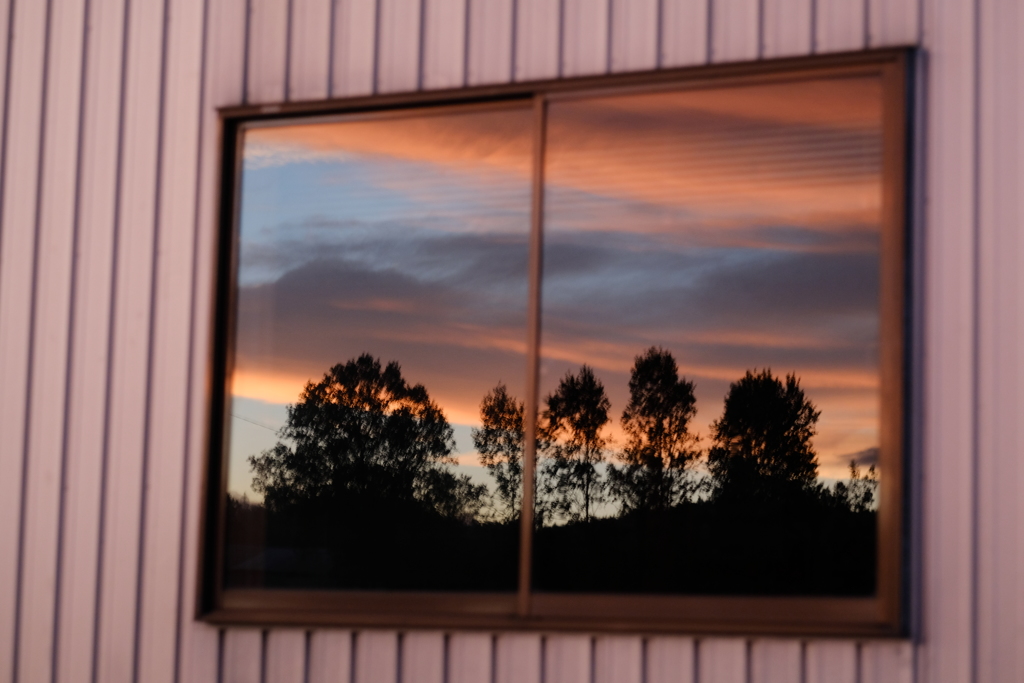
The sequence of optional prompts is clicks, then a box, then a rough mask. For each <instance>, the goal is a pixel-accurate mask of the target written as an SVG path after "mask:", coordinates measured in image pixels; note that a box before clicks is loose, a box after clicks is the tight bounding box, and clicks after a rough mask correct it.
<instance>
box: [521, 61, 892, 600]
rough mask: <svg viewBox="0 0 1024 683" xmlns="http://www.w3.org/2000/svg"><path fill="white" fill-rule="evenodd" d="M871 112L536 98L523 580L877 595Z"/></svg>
mask: <svg viewBox="0 0 1024 683" xmlns="http://www.w3.org/2000/svg"><path fill="white" fill-rule="evenodd" d="M881 101H882V97H881V88H880V85H879V82H878V81H877V79H874V78H845V79H814V80H802V81H801V80H794V81H791V82H779V83H773V84H765V85H756V86H737V87H729V88H707V89H692V90H676V91H663V92H644V93H635V94H616V95H601V96H579V97H575V98H565V99H560V100H558V101H553V102H552V103H551V104H550V107H549V110H548V126H549V128H548V132H547V141H548V147H547V153H546V157H545V164H546V168H545V181H546V188H545V216H544V221H545V243H544V273H543V302H544V305H543V312H542V330H543V338H542V344H541V395H540V422H539V425H538V433H539V437H540V438H539V441H538V467H537V471H538V481H537V501H538V502H537V509H536V513H535V514H536V519H537V528H536V530H535V535H534V545H533V577H532V579H533V586H534V588H535V589H536V590H539V591H554V592H592V593H674V594H704V595H710V594H714V595H751V594H761V595H872V594H873V593H874V592H875V583H876V570H877V565H876V536H877V501H878V487H879V485H880V484H879V477H878V473H877V471H876V468H875V463H876V460H877V457H878V443H879V441H878V438H879V437H878V435H879V408H878V406H879V370H878V367H879V364H878V347H879V339H878V330H879V326H878V319H879V318H878V310H879V308H878V306H879V303H878V298H879V275H878V273H879V235H880V219H879V216H880V202H881V177H880V169H881V108H882V107H881Z"/></svg>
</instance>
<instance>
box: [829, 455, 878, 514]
mask: <svg viewBox="0 0 1024 683" xmlns="http://www.w3.org/2000/svg"><path fill="white" fill-rule="evenodd" d="M819 486H820V487H821V493H820V498H821V500H822V502H824V503H826V504H830V505H832V506H833V507H838V508H841V509H846V510H849V511H850V512H870V511H872V510H873V509H874V506H875V502H876V497H877V495H878V473H877V472H876V471H875V466H874V465H871V466H870V467H868V471H867V473H866V474H863V475H862V474H861V473H860V468H858V467H857V462H856V461H855V460H851V461H850V478H849V480H848V481H846V482H843V481H838V482H836V484H835V486H834V487H833V488H831V489H829V488H826V487H825V486H823V485H820V484H819Z"/></svg>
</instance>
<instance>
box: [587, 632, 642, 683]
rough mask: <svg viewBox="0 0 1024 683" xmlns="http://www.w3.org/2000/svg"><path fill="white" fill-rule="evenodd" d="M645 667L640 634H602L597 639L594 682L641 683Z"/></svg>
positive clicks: (595, 643) (595, 644)
mask: <svg viewBox="0 0 1024 683" xmlns="http://www.w3.org/2000/svg"><path fill="white" fill-rule="evenodd" d="M643 668H644V667H643V639H642V638H641V637H640V636H600V637H598V638H597V639H596V640H595V642H594V677H593V683H641V681H642V680H643Z"/></svg>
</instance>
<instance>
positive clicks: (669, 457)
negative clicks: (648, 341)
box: [608, 346, 700, 514]
mask: <svg viewBox="0 0 1024 683" xmlns="http://www.w3.org/2000/svg"><path fill="white" fill-rule="evenodd" d="M696 403H697V399H696V398H695V397H694V395H693V382H688V381H686V380H685V379H680V378H679V369H678V367H677V365H676V361H675V358H673V356H672V354H671V353H670V352H668V351H666V350H664V349H661V348H656V347H653V346H652V347H651V348H649V349H648V350H647V351H646V352H645V353H644V354H643V355H640V356H637V357H636V359H635V361H634V363H633V370H632V373H631V375H630V378H629V404H628V405H627V406H626V409H625V410H624V411H623V413H622V429H623V431H624V432H625V433H626V446H625V448H624V449H623V451H622V453H621V454H620V457H621V459H622V460H623V463H624V464H622V465H612V466H611V467H610V468H609V470H608V480H609V481H608V484H609V490H610V492H611V494H612V496H613V497H614V498H616V499H617V500H618V501H619V504H620V506H621V509H622V512H623V513H626V514H628V513H630V512H633V511H639V510H665V509H668V508H670V507H672V506H674V505H677V504H679V503H681V502H683V500H685V498H686V497H687V495H688V494H689V493H690V492H691V489H692V487H690V486H687V484H688V481H687V474H688V473H687V467H688V466H690V465H692V464H693V463H694V461H695V460H696V459H697V458H698V457H699V455H700V450H699V449H698V448H697V447H696V437H695V436H694V435H693V434H691V433H690V431H689V423H690V420H691V419H692V418H693V416H694V415H696V413H697V408H696Z"/></svg>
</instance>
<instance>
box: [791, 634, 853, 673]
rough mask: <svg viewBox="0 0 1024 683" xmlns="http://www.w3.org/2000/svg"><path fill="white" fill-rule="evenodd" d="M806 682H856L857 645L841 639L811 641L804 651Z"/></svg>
mask: <svg viewBox="0 0 1024 683" xmlns="http://www.w3.org/2000/svg"><path fill="white" fill-rule="evenodd" d="M804 672H805V679H806V683H857V645H856V643H851V642H847V641H842V640H820V641H811V642H810V643H808V644H807V646H806V649H805V653H804Z"/></svg>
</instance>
